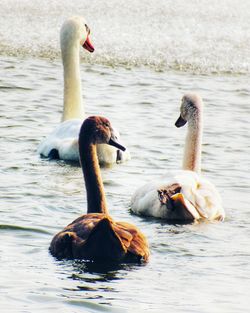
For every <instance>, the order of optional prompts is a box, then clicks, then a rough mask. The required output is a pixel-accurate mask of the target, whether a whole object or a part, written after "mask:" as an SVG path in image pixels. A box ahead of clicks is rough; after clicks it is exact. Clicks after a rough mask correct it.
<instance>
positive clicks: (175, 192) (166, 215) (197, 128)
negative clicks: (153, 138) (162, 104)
mask: <svg viewBox="0 0 250 313" xmlns="http://www.w3.org/2000/svg"><path fill="white" fill-rule="evenodd" d="M187 121H188V126H189V129H188V133H187V138H186V143H185V150H184V158H183V170H179V171H173V172H169V173H168V174H165V175H163V176H162V177H160V179H158V180H156V181H153V182H150V183H148V184H146V185H144V186H142V187H141V188H139V189H138V190H137V191H136V192H135V193H134V195H133V197H132V200H131V209H132V211H133V212H134V213H136V214H139V215H145V216H153V217H156V218H163V219H167V220H170V221H171V220H174V221H183V222H185V221H194V220H208V221H211V220H223V219H224V217H225V212H224V209H223V207H222V201H221V198H220V195H219V193H218V192H217V190H216V188H215V186H214V185H213V184H212V183H210V182H209V181H208V180H207V179H206V178H204V177H203V176H202V175H201V174H200V163H201V142H202V100H201V98H200V97H199V96H197V95H193V94H187V95H185V96H184V97H183V100H182V106H181V115H180V117H179V119H178V120H177V122H176V126H177V127H180V126H183V125H184V124H185V123H186V122H187Z"/></svg>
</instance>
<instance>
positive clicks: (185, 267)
mask: <svg viewBox="0 0 250 313" xmlns="http://www.w3.org/2000/svg"><path fill="white" fill-rule="evenodd" d="M202 2H204V1H199V2H198V1H197V3H196V1H192V2H191V4H190V6H191V7H192V8H194V7H195V4H197V5H198V8H200V6H201V4H198V3H202ZM208 2H209V3H210V4H211V7H210V10H208V15H209V14H211V16H214V15H212V13H213V12H214V11H213V10H215V7H212V4H213V5H215V4H214V3H215V2H214V1H208ZM224 2H226V1H222V2H221V8H222V11H221V13H217V18H215V23H216V21H219V20H220V19H222V18H223V16H224V15H223V14H227V13H228V12H229V13H230V12H231V17H232V18H234V20H235V23H236V24H235V25H242V32H244V30H245V28H244V27H245V25H246V21H247V20H246V15H245V14H247V13H243V8H238V11H239V12H241V13H242V14H238V15H237V14H236V13H237V11H235V10H233V9H231V11H230V9H229V7H228V6H225V7H224ZM18 3H19V2H18ZM22 3H23V4H21V3H20V4H19V7H18V6H17V1H14V0H12V1H8V2H7V1H3V5H2V7H1V9H0V10H2V11H1V12H4V13H5V14H4V21H5V23H4V24H2V25H1V26H0V30H1V32H0V39H1V45H0V47H1V53H0V68H1V76H0V104H1V105H0V133H1V136H0V151H1V166H0V186H1V187H0V190H1V205H0V213H1V214H0V236H1V245H0V263H1V267H0V282H1V284H0V309H1V312H4V313H5V312H18V313H19V312H21V313H27V312H28V313H31V312H32V313H33V312H59V311H60V312H70V313H72V312H73V313H75V312H76V313H78V312H144V311H148V312H171V313H172V312H173V313H176V312H182V313H186V312H191V313H200V312H204V313H211V312H216V313H217V312H218V313H219V312H220V313H221V312H223V313H224V312H225V313H230V312H232V313H235V312H248V311H249V288H250V277H249V272H250V262H249V257H250V247H249V237H250V205H249V202H250V186H249V185H250V183H249V181H250V177H249V175H250V174H249V172H250V158H249V155H250V124H249V117H250V73H249V71H248V69H249V63H248V61H247V59H245V60H244V58H241V57H240V54H241V53H242V55H244V53H245V52H244V51H246V50H244V49H245V48H244V47H245V46H244V45H243V46H242V49H241V48H240V45H239V46H238V50H237V48H236V46H235V45H234V43H235V42H234V43H233V44H232V46H233V47H234V49H236V50H237V51H238V55H239V60H238V63H237V60H236V59H235V60H234V63H233V64H234V65H233V68H236V70H235V71H234V70H232V67H231V65H232V64H230V63H228V62H227V60H229V59H230V57H229V55H228V54H226V53H227V52H228V51H229V50H227V49H226V46H225V45H224V46H223V45H221V46H220V49H223V47H224V54H225V55H226V57H225V59H223V58H221V60H220V61H219V60H217V61H218V65H219V70H218V71H217V72H216V73H214V74H213V73H212V72H213V71H214V68H215V67H216V66H215V64H214V63H213V62H212V59H211V58H209V57H208V59H207V63H206V66H204V64H205V63H204V62H203V60H205V59H204V58H205V55H204V54H203V52H204V50H202V49H201V51H199V52H197V54H195V53H194V51H193V52H192V53H191V56H192V58H194V57H195V59H196V60H197V62H198V63H196V62H194V60H193V59H192V58H191V59H192V60H193V61H192V62H191V63H192V66H191V67H190V69H191V70H189V71H186V72H184V71H182V70H180V69H179V70H178V71H174V70H173V68H174V67H171V66H170V67H168V66H167V63H166V62H165V61H166V59H162V60H161V62H160V63H161V64H162V63H164V62H165V66H162V67H160V68H159V66H158V65H159V64H155V63H154V60H153V59H150V60H151V61H152V62H151V63H150V62H149V63H150V64H149V65H151V66H150V67H149V66H145V65H147V62H144V61H143V62H142V64H144V66H140V67H139V66H134V65H133V60H134V62H135V63H136V60H137V59H138V60H139V59H141V53H142V54H143V57H144V58H145V60H146V59H147V60H149V59H148V56H150V52H149V51H148V50H147V48H146V47H147V46H146V45H145V46H143V44H142V42H143V39H141V42H138V45H139V46H142V47H143V49H144V50H145V52H143V49H142V50H140V51H137V48H136V51H135V53H134V54H133V55H132V54H131V53H132V52H131V51H130V52H131V53H130V54H129V53H128V54H127V55H126V54H123V52H121V51H123V49H121V50H119V49H120V48H118V47H124V43H121V42H120V41H119V38H121V36H119V32H118V28H119V27H118V24H117V23H118V16H117V15H116V14H121V16H122V18H123V19H125V12H126V11H122V10H121V12H120V11H119V10H118V9H114V7H115V6H111V7H110V12H111V13H112V14H113V15H114V18H115V19H114V21H113V25H112V23H111V19H110V15H109V14H111V13H110V12H109V10H107V11H105V12H106V13H103V12H104V11H101V8H102V5H101V4H100V11H95V10H94V5H95V8H96V7H98V6H97V4H98V3H99V2H98V1H93V2H91V3H92V4H89V6H90V11H89V12H86V14H87V17H88V19H90V17H91V14H95V19H93V20H92V21H91V27H92V32H93V36H96V43H97V46H98V44H99V45H100V51H99V52H98V49H97V56H93V58H92V56H91V58H89V59H88V58H87V59H84V60H83V62H82V64H81V77H82V83H83V87H82V88H83V94H84V102H85V109H86V115H89V114H91V115H92V114H100V115H104V116H106V117H108V118H109V119H110V120H111V121H112V123H113V124H114V125H115V126H117V127H118V128H119V130H120V132H121V133H122V136H123V139H124V142H125V143H126V145H127V146H128V148H129V149H130V152H131V156H132V159H131V160H130V161H129V162H127V163H125V164H121V165H115V166H113V167H112V168H103V169H102V176H103V180H104V184H105V190H106V194H107V198H108V204H109V209H110V213H111V214H112V216H113V217H114V218H116V219H120V220H126V221H129V222H132V223H135V224H136V225H138V226H139V227H140V228H141V230H142V231H143V232H144V233H145V234H146V235H147V237H148V241H149V244H150V249H151V256H150V260H149V263H148V264H143V265H120V266H100V265H98V266H96V265H93V264H86V263H83V262H79V261H57V260H55V259H54V258H53V257H52V256H51V255H50V254H49V252H48V247H49V244H50V241H51V239H52V237H53V235H54V234H55V233H56V232H58V231H59V230H61V229H62V228H63V227H64V226H66V225H67V224H68V223H70V222H71V221H72V220H73V219H75V218H76V217H78V216H79V215H80V214H82V213H84V212H85V208H86V196H85V190H84V183H83V178H82V173H81V169H80V167H79V166H77V165H76V164H66V163H65V162H63V161H58V162H48V161H47V160H44V159H41V158H40V157H39V156H38V155H37V153H36V149H37V146H38V144H39V142H40V141H41V140H42V138H44V137H45V136H46V135H47V134H48V133H49V132H50V131H51V130H52V129H53V128H54V127H55V126H56V125H57V124H58V123H59V121H60V118H61V112H62V94H63V93H62V88H63V81H62V66H61V61H60V58H59V51H58V46H57V44H58V43H57V40H58V38H54V39H53V41H52V44H51V45H50V42H49V40H48V41H47V43H46V44H45V45H43V40H44V39H40V38H41V37H43V36H42V33H41V32H39V26H40V25H43V27H44V29H47V30H48V32H47V33H45V35H44V36H45V37H46V36H47V37H46V38H52V37H53V36H52V34H54V33H55V34H57V33H58V29H56V31H55V30H54V29H53V30H51V29H50V27H49V25H48V24H49V23H50V22H51V23H52V25H53V26H54V25H58V27H59V25H60V23H61V22H62V20H63V19H64V17H65V16H67V15H66V13H65V12H66V9H68V11H69V14H70V15H71V14H72V13H74V14H75V13H77V14H83V15H86V14H84V8H85V7H84V8H83V6H84V5H85V6H86V7H87V4H88V2H86V3H85V4H81V3H80V2H78V1H72V3H73V4H75V5H79V7H80V9H81V10H82V11H81V10H80V11H77V12H73V11H74V10H73V9H74V7H73V4H71V5H69V4H67V6H68V7H67V6H66V5H65V7H63V8H62V7H61V6H59V2H57V1H52V2H51V4H50V6H48V7H43V10H45V11H46V10H47V11H48V12H49V15H48V16H47V15H46V14H45V13H44V11H43V10H42V9H41V7H40V6H38V7H36V6H35V5H34V4H33V3H36V1H34V2H31V1H23V2H22ZM39 3H42V2H39ZM112 3H113V4H114V3H115V1H113V2H112ZM121 3H122V5H123V6H125V2H121ZM126 3H127V4H126V6H128V7H130V2H126ZM131 3H132V2H131ZM141 3H142V4H143V5H142V4H141V6H140V5H139V2H138V3H137V2H136V1H135V6H134V8H135V10H137V11H136V12H137V14H139V13H140V11H141V14H142V16H140V15H139V16H140V18H139V21H141V22H143V23H144V24H145V25H147V23H146V21H149V24H150V23H151V25H152V27H153V29H154V27H158V26H157V25H158V24H154V23H153V21H154V16H155V15H154V14H155V11H157V12H160V8H161V6H160V5H162V3H160V4H159V6H156V7H155V9H154V10H155V11H154V10H153V11H152V10H151V11H148V10H149V7H148V5H149V3H150V2H149V1H148V2H147V1H142V2H141ZM166 3H167V4H168V7H164V8H165V9H168V10H167V11H168V12H169V11H170V12H172V11H174V12H175V13H176V15H178V14H179V15H180V16H184V15H183V14H184V13H183V12H184V11H185V10H184V9H185V8H186V9H187V7H186V6H185V4H184V1H176V2H175V3H176V6H175V7H173V6H171V3H172V4H173V3H174V2H172V1H166ZM216 3H217V2H216ZM230 3H231V4H235V3H236V1H232V0H230ZM247 3H248V2H247V1H246V3H245V4H244V6H245V7H247V5H248V4H247ZM24 4H25V5H26V6H27V7H28V8H29V9H28V11H25V12H26V13H25V12H24V11H23V10H22V5H24ZM167 4H165V5H167ZM57 7H58V8H59V9H56V8H57ZM13 8H15V9H13ZM18 8H19V10H18ZM39 8H40V9H41V10H40V13H41V19H42V17H43V18H44V23H42V21H41V19H38V21H35V17H36V14H38V11H37V10H38V9H39ZM223 8H224V9H223ZM15 10H16V11H15ZM17 10H18V12H19V13H18V14H17V18H16V19H15V21H14V22H13V25H14V26H13V27H14V29H18V27H17V25H18V22H19V21H21V20H22V19H23V20H24V21H27V18H28V17H27V16H28V14H30V15H32V16H33V17H34V19H31V23H30V25H32V28H31V30H30V33H29V34H28V33H27V32H26V36H27V40H25V36H24V30H23V29H22V28H20V37H19V39H18V38H17V46H15V44H14V43H13V42H14V37H11V38H9V39H8V36H7V34H8V32H10V31H11V30H10V26H11V25H12V22H11V17H12V16H13V14H14V13H13V12H17ZM171 10H172V11H171ZM47 11H46V12H47ZM27 12H28V13H27ZM150 12H151V13H150ZM209 12H210V13H209ZM211 12H212V13H211ZM223 12H224V13H223ZM244 12H245V11H244ZM31 13H32V14H31ZM8 14H9V16H8ZM105 14H106V15H105ZM112 14H111V16H113V15H112ZM133 14H135V12H132V11H131V16H132V17H133V16H134V15H133ZM105 16H106V19H107V23H108V25H110V27H111V25H112V26H113V35H112V36H111V37H110V39H108V38H109V36H108V35H107V34H108V32H109V31H110V27H108V28H107V27H106V26H105V24H103V25H102V26H101V22H104V21H105ZM169 16H172V15H171V14H170V13H169ZM211 16H210V15H209V17H210V18H211ZM226 16H227V15H226ZM237 16H238V19H237ZM48 17H49V18H48ZM160 17H161V20H163V16H162V15H160ZM146 18H147V19H146ZM239 19H240V20H239ZM125 20H126V19H125ZM194 20H195V17H194ZM203 20H204V19H203V18H198V22H199V23H200V24H199V23H198V24H199V25H200V30H201V33H203V32H202V29H203V27H205V24H202V23H203V22H202V21H203ZM172 21H173V20H172ZM220 21H221V20H220ZM248 21H249V20H248ZM130 22H131V17H128V18H127V20H126V23H127V24H129V23H130ZM6 23H9V24H8V25H9V27H7V26H8V25H6ZM126 23H125V26H126ZM135 23H137V21H136V20H135ZM183 23H184V22H183ZM183 23H182V22H181V20H178V21H177V25H176V29H175V28H173V25H174V24H171V25H172V26H170V33H169V36H170V37H169V38H172V37H171V36H172V35H171V32H172V33H173V34H175V35H176V37H175V38H177V39H178V38H179V39H178V40H180V39H181V34H180V33H179V32H178V31H177V29H178V27H177V26H179V27H181V26H183ZM144 24H142V25H144ZM184 24H185V23H184ZM25 25H26V24H25ZM136 25H138V24H136ZM189 25H191V24H189ZM213 25H215V24H213ZM216 25H217V26H216V27H217V30H218V33H219V32H220V31H221V30H220V27H219V25H220V23H218V24H216ZM225 25H226V26H227V27H225V29H224V32H228V33H230V29H229V28H228V27H229V24H227V19H225ZM125 26H124V25H123V26H121V27H125ZM25 27H28V25H26V26H25ZM105 27H106V28H105ZM131 27H132V29H133V27H134V25H132V26H131ZM144 27H146V28H147V27H148V26H144ZM150 27H151V26H150ZM150 27H148V28H147V33H149V32H148V31H149V29H150ZM164 27H167V26H166V25H165V24H164ZM183 27H184V26H183ZM190 27H191V26H190ZM213 27H215V26H213ZM237 27H238V26H237ZM237 27H236V28H235V32H236V31H239V33H240V28H237ZM102 28H104V30H105V34H106V35H105V36H106V37H105V38H106V39H107V40H106V42H107V46H105V42H104V41H102V40H101V37H98V36H100V35H98V31H99V32H100V31H101V29H102ZM198 30H199V29H197V31H198ZM123 31H125V29H123ZM95 32H96V33H95ZM215 33H216V32H213V33H212V34H211V38H212V39H211V40H214V42H215V41H216V40H215V38H216V36H215ZM38 34H39V36H38ZM203 34H204V33H203ZM17 35H18V34H17ZM36 36H37V41H38V46H39V47H38V48H37V51H36V49H35V45H34V46H32V42H33V40H34V38H36ZM50 36H51V37H50ZM56 36H57V35H56ZM137 36H139V34H138V33H137V32H136V31H135V35H134V37H133V36H132V35H131V38H132V39H134V41H136V39H137ZM141 36H142V34H141ZM150 36H151V35H150ZM178 36H180V37H178ZM230 36H231V34H230V35H229V37H227V36H225V37H224V40H225V41H227V40H228V42H231V41H230ZM242 36H244V34H242ZM139 37H140V36H139ZM139 37H138V38H139ZM129 38H130V37H129ZM141 38H144V37H141ZM173 38H174V37H173ZM192 38H193V40H194V42H195V40H196V39H197V38H198V37H197V38H196V37H192ZM232 38H233V36H232ZM240 38H241V37H238V39H237V40H239V41H240ZM183 40H187V37H186V36H185V34H184V35H183ZM235 40H236V39H235ZM113 42H117V50H115V52H114V54H113V55H111V56H112V57H111V61H110V62H111V64H109V62H106V60H107V57H108V56H110V54H109V51H110V50H109V49H111V48H110V47H111V46H110V45H111V44H112V43H113ZM174 42H175V41H174ZM242 42H243V41H242ZM165 43H166V42H165ZM206 43H209V38H207V42H206ZM231 43H232V42H231ZM248 44H249V41H248ZM156 45H158V46H159V47H160V45H161V43H160V38H158V39H157V41H156ZM190 45H191V46H193V45H192V44H191V43H190ZM246 45H247V43H246ZM31 46H32V48H30V47H31ZM41 47H45V48H46V50H47V51H50V53H51V55H53V58H52V59H49V58H48V57H47V56H48V55H42V54H43V52H44V51H43V49H42V48H41ZM151 48H152V47H151ZM201 48H202V47H201ZM203 48H204V47H203ZM216 48H217V47H215V49H216ZM19 49H20V50H19ZM105 49H106V50H105ZM138 49H139V48H138ZM140 49H141V48H140ZM161 49H163V47H161ZM165 49H166V51H167V52H166V53H169V51H168V50H167V48H165ZM173 49H175V50H174V52H175V56H176V58H177V59H179V60H181V58H182V54H181V51H182V50H181V49H179V48H178V45H174V46H173ZM19 51H20V55H19V54H18V52H19ZM162 51H164V49H163V50H162ZM230 51H231V50H230ZM217 52H218V51H217ZM228 53H231V52H228ZM81 54H82V55H84V56H85V55H86V53H85V54H84V52H81ZM41 55H42V56H43V57H41ZM218 55H220V54H218ZM221 55H223V54H221ZM156 59H157V58H156ZM156 59H155V60H156ZM100 60H102V62H99V61H100ZM117 60H118V61H119V62H117ZM122 60H124V64H123V62H122ZM164 60H165V61H164ZM230 60H231V59H230ZM248 60H249V55H248ZM171 62H172V61H171ZM171 62H170V63H171ZM244 62H246V66H244V64H245V63H244ZM243 63H244V64H243ZM197 64H198V67H199V69H197V70H194V69H195V68H196V66H197ZM136 65H138V64H136ZM152 66H153V68H152ZM214 66H215V67H214ZM217 69H218V67H217ZM242 69H244V70H242ZM224 70H225V72H226V73H224V74H223V72H224ZM240 72H244V74H241V75H240V74H239V73H240ZM229 73H230V74H229ZM187 91H196V92H199V93H200V95H201V96H202V97H203V99H204V103H205V112H204V114H205V120H204V123H205V127H204V139H203V154H202V170H203V172H204V174H205V175H206V176H207V177H208V178H209V179H211V181H212V182H213V183H214V184H215V185H216V186H217V188H218V190H219V191H220V193H221V195H222V198H223V203H224V207H225V210H226V214H227V217H226V219H225V221H224V222H223V223H210V224H207V223H201V224H196V225H168V224H166V223H164V222H162V221H158V220H155V219H145V218H141V217H137V216H135V215H131V213H130V212H129V202H130V197H131V195H132V193H133V192H134V190H135V189H136V188H137V187H139V186H141V185H142V184H144V183H145V182H146V181H150V180H151V179H153V178H155V177H158V176H159V175H161V174H162V173H163V172H166V171H168V170H170V169H174V168H180V166H181V160H182V150H183V143H184V139H185V132H186V129H185V128H182V129H177V128H175V127H174V123H175V120H176V118H177V117H178V113H179V105H180V99H181V97H182V95H183V94H184V93H185V92H187Z"/></svg>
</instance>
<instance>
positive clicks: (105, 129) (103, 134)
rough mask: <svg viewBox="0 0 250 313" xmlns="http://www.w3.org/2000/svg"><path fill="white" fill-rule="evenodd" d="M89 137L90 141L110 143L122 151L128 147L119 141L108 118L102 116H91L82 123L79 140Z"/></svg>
mask: <svg viewBox="0 0 250 313" xmlns="http://www.w3.org/2000/svg"><path fill="white" fill-rule="evenodd" d="M82 138H83V139H84V138H88V142H89V143H93V144H105V143H106V144H108V145H110V146H114V147H116V148H118V149H120V150H122V151H125V150H126V148H125V147H124V146H122V145H121V144H120V143H119V142H118V138H117V136H116V135H115V132H114V130H113V128H112V126H111V124H110V122H109V120H108V119H106V118H105V117H102V116H90V117H88V118H86V119H85V121H84V122H83V124H82V127H81V130H80V134H79V142H80V141H81V139H82Z"/></svg>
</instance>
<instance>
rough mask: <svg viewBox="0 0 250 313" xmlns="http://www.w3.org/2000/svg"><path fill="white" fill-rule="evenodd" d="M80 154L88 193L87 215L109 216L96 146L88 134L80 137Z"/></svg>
mask: <svg viewBox="0 0 250 313" xmlns="http://www.w3.org/2000/svg"><path fill="white" fill-rule="evenodd" d="M79 152H80V162H81V166H82V171H83V175H84V180H85V186H86V192H87V202H88V210H87V213H105V214H108V208H107V202H106V197H105V193H104V187H103V182H102V177H101V171H100V166H99V163H98V158H97V152H96V145H95V144H94V143H92V142H91V140H90V139H89V136H88V134H86V133H85V134H84V135H83V136H81V135H80V137H79Z"/></svg>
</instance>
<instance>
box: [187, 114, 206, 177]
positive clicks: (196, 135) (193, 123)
mask: <svg viewBox="0 0 250 313" xmlns="http://www.w3.org/2000/svg"><path fill="white" fill-rule="evenodd" d="M202 132H203V120H202V109H201V110H198V111H197V112H196V114H195V115H194V116H193V117H192V119H191V120H189V121H188V132H187V136H186V141H185V148H184V156H183V164H182V167H183V169H184V170H190V171H195V172H197V173H199V172H200V171H201V145H202Z"/></svg>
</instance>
